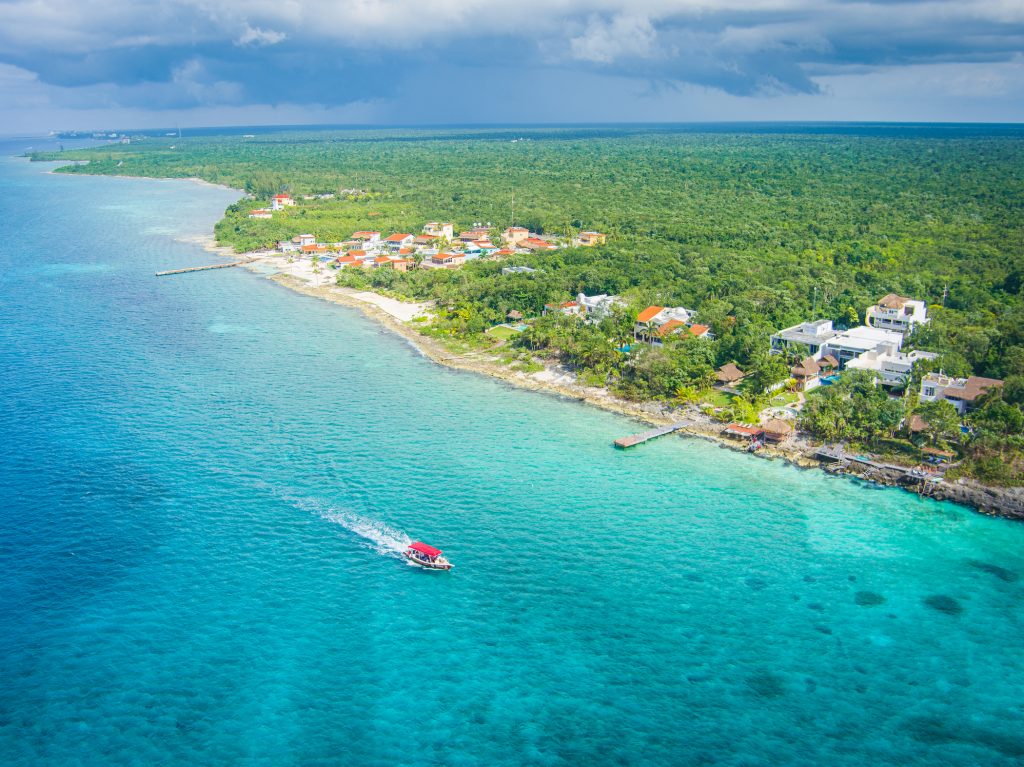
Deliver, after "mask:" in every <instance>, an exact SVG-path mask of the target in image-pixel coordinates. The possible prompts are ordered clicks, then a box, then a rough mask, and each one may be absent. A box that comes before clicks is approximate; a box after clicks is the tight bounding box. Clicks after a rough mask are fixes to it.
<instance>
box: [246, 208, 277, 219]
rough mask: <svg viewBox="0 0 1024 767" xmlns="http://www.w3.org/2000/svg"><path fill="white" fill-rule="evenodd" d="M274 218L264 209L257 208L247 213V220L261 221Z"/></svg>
mask: <svg viewBox="0 0 1024 767" xmlns="http://www.w3.org/2000/svg"><path fill="white" fill-rule="evenodd" d="M273 217H274V214H273V213H272V212H271V211H269V210H267V209H266V208H257V209H256V210H250V211H249V218H260V219H263V220H269V219H272V218H273Z"/></svg>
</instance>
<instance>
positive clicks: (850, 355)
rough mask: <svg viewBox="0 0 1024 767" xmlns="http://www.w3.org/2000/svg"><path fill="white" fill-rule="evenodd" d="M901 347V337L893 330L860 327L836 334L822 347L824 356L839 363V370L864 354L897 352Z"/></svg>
mask: <svg viewBox="0 0 1024 767" xmlns="http://www.w3.org/2000/svg"><path fill="white" fill-rule="evenodd" d="M902 345H903V336H902V335H901V334H900V333H897V332H896V331H894V330H881V329H879V328H869V327H867V326H866V325H860V326H858V327H855V328H850V329H849V330H844V331H843V332H841V333H836V334H835V335H834V336H832V337H831V338H829V339H828V340H827V341H825V343H824V344H823V345H822V349H823V353H824V354H831V355H832V356H833V357H835V358H836V360H837V361H838V362H839V369H840V370H842V369H843V368H845V367H846V365H847V363H848V362H850V361H851V360H853V359H856V358H857V357H860V356H861V355H862V354H864V353H865V352H871V351H884V350H886V349H889V348H890V347H891V348H892V351H894V352H895V351H898V350H899V348H900V347H901V346H902Z"/></svg>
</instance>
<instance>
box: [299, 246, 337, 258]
mask: <svg viewBox="0 0 1024 767" xmlns="http://www.w3.org/2000/svg"><path fill="white" fill-rule="evenodd" d="M330 250H331V249H330V248H328V247H327V246H326V245H316V244H313V245H303V246H302V252H303V253H305V254H306V255H307V256H308V255H323V254H325V253H329V252H330Z"/></svg>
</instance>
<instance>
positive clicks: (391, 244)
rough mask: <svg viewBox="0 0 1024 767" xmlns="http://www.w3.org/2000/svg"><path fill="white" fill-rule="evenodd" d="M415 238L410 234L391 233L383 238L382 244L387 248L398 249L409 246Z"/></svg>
mask: <svg viewBox="0 0 1024 767" xmlns="http://www.w3.org/2000/svg"><path fill="white" fill-rule="evenodd" d="M415 239H416V238H415V237H413V236H412V235H411V234H391V235H388V236H387V237H385V238H384V244H385V245H386V246H387V248H388V250H399V249H401V248H411V247H412V243H413V240H415Z"/></svg>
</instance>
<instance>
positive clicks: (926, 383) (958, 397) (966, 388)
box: [918, 373, 1003, 415]
mask: <svg viewBox="0 0 1024 767" xmlns="http://www.w3.org/2000/svg"><path fill="white" fill-rule="evenodd" d="M1002 385H1003V382H1002V381H1000V380H999V379H997V378H982V377H980V376H970V377H969V378H953V377H952V376H947V375H943V374H942V373H929V374H928V375H926V376H925V377H924V378H923V379H921V393H920V394H919V395H918V399H919V400H920V401H921V402H934V401H935V400H939V399H944V400H946V402H949V403H950V404H951V405H952V406H953V407H955V408H956V411H957V412H958V413H960V415H963V414H964V413H966V412H967V411H968V410H970V409H971V408H972V407H974V401H975V400H976V399H977V398H978V397H980V396H981V395H982V394H984V393H985V392H986V391H987V390H989V389H993V388H996V387H999V386H1002Z"/></svg>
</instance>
